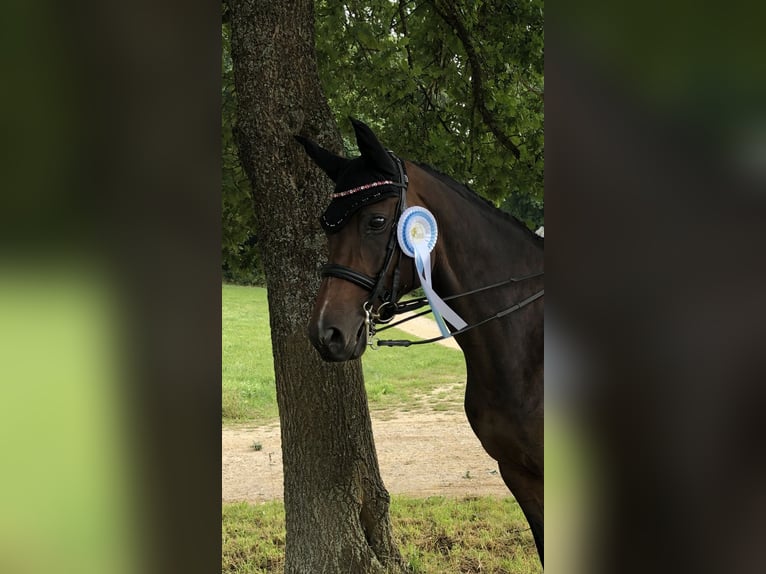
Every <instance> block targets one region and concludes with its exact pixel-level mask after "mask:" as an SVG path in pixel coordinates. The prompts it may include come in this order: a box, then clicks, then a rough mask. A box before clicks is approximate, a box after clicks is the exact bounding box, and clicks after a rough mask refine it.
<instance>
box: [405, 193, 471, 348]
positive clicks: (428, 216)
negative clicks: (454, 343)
mask: <svg viewBox="0 0 766 574" xmlns="http://www.w3.org/2000/svg"><path fill="white" fill-rule="evenodd" d="M396 235H397V238H398V239H399V247H401V249H402V252H403V253H404V254H405V255H407V256H408V257H412V258H413V259H414V260H415V269H417V272H418V277H419V278H420V285H421V287H423V291H424V292H425V294H426V298H427V299H428V303H429V304H430V305H431V310H432V311H433V314H434V319H436V324H437V325H438V326H439V330H440V331H441V333H442V335H443V336H445V337H449V336H450V332H449V330H448V329H447V325H445V324H444V321H445V320H446V321H447V322H449V324H450V325H452V326H453V327H454V328H455V329H457V330H460V329H464V328H465V327H466V326H467V325H468V324H467V323H466V322H465V321H463V319H461V318H460V316H459V315H458V314H457V313H455V312H454V311H453V310H452V309H450V308H449V306H448V305H447V304H446V303H445V302H444V300H443V299H442V298H441V297H439V296H438V295H437V294H436V292H435V291H434V289H433V287H432V285H431V255H430V253H431V251H433V248H434V246H435V245H436V240H437V238H438V237H439V230H438V228H437V226H436V218H435V217H434V216H433V214H432V213H431V212H430V211H428V210H427V209H426V208H425V207H420V206H413V207H410V208H408V209H406V210H405V211H404V213H402V216H401V218H400V219H399V225H398V226H397V229H396Z"/></svg>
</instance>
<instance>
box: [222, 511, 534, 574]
mask: <svg viewBox="0 0 766 574" xmlns="http://www.w3.org/2000/svg"><path fill="white" fill-rule="evenodd" d="M284 520H285V517H284V506H283V504H282V503H281V502H269V503H265V504H247V503H236V504H226V505H224V506H223V557H222V571H223V572H232V573H237V574H260V573H266V572H281V571H282V569H283V567H284V546H285V528H284ZM391 522H392V526H393V529H394V533H395V536H396V538H397V542H398V545H399V550H400V551H401V553H402V555H403V557H404V559H405V561H406V562H407V564H408V565H409V567H410V571H411V572H412V573H413V574H420V573H423V574H445V573H447V572H450V573H451V572H463V573H478V572H481V573H488V574H501V573H502V574H508V573H511V572H513V573H514V574H516V573H519V574H521V573H530V574H531V573H540V572H542V569H541V567H540V565H539V562H538V560H537V552H536V550H535V545H534V541H533V540H532V534H531V532H530V531H529V527H528V526H527V523H526V521H525V520H524V516H523V515H522V513H521V510H520V508H519V506H518V504H517V503H516V502H515V501H514V500H513V499H511V498H492V497H482V498H465V499H462V500H461V499H451V498H444V497H441V496H433V497H429V498H425V499H417V498H410V497H406V496H394V497H392V501H391Z"/></svg>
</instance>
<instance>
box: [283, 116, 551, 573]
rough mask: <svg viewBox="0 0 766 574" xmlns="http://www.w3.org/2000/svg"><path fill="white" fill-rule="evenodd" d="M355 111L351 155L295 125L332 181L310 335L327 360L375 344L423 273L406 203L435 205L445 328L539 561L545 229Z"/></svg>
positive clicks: (435, 260) (482, 436) (468, 405)
mask: <svg viewBox="0 0 766 574" xmlns="http://www.w3.org/2000/svg"><path fill="white" fill-rule="evenodd" d="M351 121H352V124H353V127H354V131H355V135H356V140H357V144H358V147H359V151H360V153H361V155H360V156H359V157H356V158H354V159H347V158H344V157H341V156H338V155H336V154H334V153H332V152H330V151H328V150H326V149H324V148H322V147H320V146H319V145H317V144H316V143H314V142H313V141H311V140H309V139H307V138H305V137H302V136H299V135H298V136H295V138H296V139H297V140H298V142H300V143H301V144H302V145H303V146H304V148H305V150H306V152H307V154H308V155H309V157H310V158H311V159H312V160H313V161H314V162H315V163H316V164H317V165H318V166H319V168H321V169H322V170H323V171H324V172H325V173H326V174H327V176H328V177H329V178H330V179H331V180H332V181H333V182H334V183H335V192H334V193H333V196H332V200H331V202H330V204H329V206H328V207H327V209H326V211H325V212H324V213H323V214H322V216H321V218H320V222H321V224H322V227H323V228H324V230H325V232H326V234H327V239H328V256H329V263H328V264H327V265H325V266H324V267H323V269H322V273H321V274H322V282H321V284H320V287H319V292H318V294H317V298H316V302H315V305H314V309H313V312H312V316H311V319H310V323H309V326H308V335H309V338H310V340H311V342H312V344H313V346H314V347H315V348H316V349H317V351H318V352H319V354H320V355H321V356H322V358H323V359H324V360H326V361H348V360H352V359H356V358H359V357H360V356H361V355H362V353H363V352H364V351H365V349H366V348H367V346H375V345H376V344H378V343H376V342H375V340H374V335H375V328H374V325H375V324H376V323H383V322H386V321H389V320H390V319H391V318H392V316H393V315H394V314H396V313H397V312H400V311H401V310H402V309H403V308H404V307H406V302H401V298H402V296H403V295H405V294H407V293H409V292H411V291H413V290H414V289H416V288H417V287H418V286H420V285H421V283H422V279H421V277H423V275H422V273H420V274H419V272H418V270H417V269H416V265H415V263H414V260H413V258H412V257H408V256H407V255H406V254H404V253H403V252H402V247H401V245H400V244H398V243H397V240H396V236H397V225H398V223H399V221H400V219H401V215H402V213H403V212H404V208H405V207H409V206H420V207H424V208H425V209H427V210H428V211H429V212H431V213H432V214H433V217H434V218H435V220H436V221H437V222H438V239H437V241H436V244H435V246H434V247H433V250H432V252H431V253H430V260H429V266H430V271H431V281H432V285H431V287H432V289H433V291H434V292H435V293H437V294H438V295H439V297H442V298H443V300H444V301H447V300H449V307H450V308H451V309H453V310H454V311H455V312H456V313H457V314H458V315H459V317H460V318H461V319H463V320H464V322H465V323H466V324H467V327H464V328H460V329H458V328H456V327H455V325H452V326H451V328H450V332H449V333H448V334H447V336H454V337H455V339H456V341H457V343H458V345H459V346H460V348H461V349H462V351H463V355H464V358H465V364H466V373H467V380H466V387H465V402H464V407H465V413H466V416H467V418H468V421H469V423H470V425H471V427H472V429H473V431H474V433H475V434H476V436H477V437H478V439H479V441H480V442H481V444H482V446H483V448H484V450H486V452H487V453H488V454H489V455H490V456H491V457H492V458H494V459H495V460H496V461H497V463H498V467H499V470H500V473H501V476H502V478H503V481H504V482H505V484H506V486H507V487H508V489H509V490H510V492H511V493H512V494H513V496H514V497H515V498H516V500H517V502H518V503H519V506H520V507H521V509H522V511H523V513H524V516H525V518H526V519H527V522H528V523H529V526H530V529H531V531H532V535H533V538H534V541H535V545H536V547H537V552H538V555H539V557H540V562H541V563H542V562H543V300H542V294H543V293H544V291H543V289H542V287H543V272H542V270H543V256H544V253H543V249H544V240H543V239H542V238H540V237H538V236H537V235H535V234H534V233H533V232H532V231H530V230H529V229H528V228H527V227H526V226H525V225H524V224H523V223H521V222H520V221H518V220H517V219H515V218H514V217H512V216H511V215H509V214H506V213H505V212H503V211H501V210H499V209H497V208H496V207H495V206H494V205H492V204H491V203H490V202H488V201H487V200H484V199H483V198H481V197H480V196H479V195H477V194H476V193H475V192H474V191H473V190H471V189H469V188H468V187H466V186H465V185H462V184H460V183H458V182H456V181H455V180H453V179H451V178H450V177H448V176H446V175H444V174H442V173H439V172H438V171H436V170H435V169H433V168H432V167H430V166H428V165H426V164H422V163H417V162H412V161H408V160H403V159H401V158H399V157H398V156H396V155H395V154H394V153H393V152H391V151H388V150H386V148H384V147H383V145H382V144H381V143H380V142H379V141H378V138H377V137H376V136H375V134H374V133H373V131H372V130H371V129H370V128H369V127H368V126H367V125H365V124H364V123H362V122H360V121H357V120H354V119H353V118H351ZM421 271H422V270H421ZM388 343H390V344H397V343H398V344H402V345H408V344H410V342H397V341H390V342H388Z"/></svg>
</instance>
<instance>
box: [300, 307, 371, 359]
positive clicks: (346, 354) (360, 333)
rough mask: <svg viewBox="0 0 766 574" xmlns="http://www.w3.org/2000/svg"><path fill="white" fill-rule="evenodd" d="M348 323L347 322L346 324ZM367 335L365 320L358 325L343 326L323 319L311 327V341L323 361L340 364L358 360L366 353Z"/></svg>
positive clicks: (320, 318) (313, 323)
mask: <svg viewBox="0 0 766 574" xmlns="http://www.w3.org/2000/svg"><path fill="white" fill-rule="evenodd" d="M344 323H347V322H344ZM366 338H367V334H366V332H365V324H364V320H363V319H359V321H358V324H357V325H356V326H354V325H348V324H346V325H343V324H341V323H340V322H337V323H335V322H330V321H324V320H323V318H322V317H319V319H317V320H312V321H311V324H310V325H309V340H311V344H312V345H314V348H315V349H316V350H317V351H318V352H319V355H320V356H321V357H322V359H323V360H325V361H328V362H332V363H340V362H343V361H351V360H353V359H358V358H359V357H361V356H362V353H364V348H365V346H366V342H367V341H366Z"/></svg>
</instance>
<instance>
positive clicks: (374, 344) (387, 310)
mask: <svg viewBox="0 0 766 574" xmlns="http://www.w3.org/2000/svg"><path fill="white" fill-rule="evenodd" d="M388 153H389V155H390V156H391V158H392V159H393V161H394V164H395V165H396V167H397V171H398V181H395V182H394V181H385V182H376V183H373V184H368V185H378V184H383V183H385V184H387V185H392V186H395V187H398V188H399V193H398V196H397V202H396V209H395V212H394V213H395V215H394V220H393V221H392V223H391V233H390V235H389V237H388V243H387V244H386V256H385V258H384V260H383V265H382V266H381V268H380V271H379V272H378V273H377V275H376V276H375V277H371V276H369V275H367V274H366V273H361V272H359V271H356V270H354V269H351V268H350V267H346V266H345V265H340V264H338V263H327V264H325V265H324V266H323V267H322V271H321V275H322V277H337V278H338V279H344V280H346V281H349V282H351V283H353V284H354V285H357V286H359V287H361V288H362V289H364V290H366V291H369V292H370V295H369V297H368V298H367V300H366V301H365V302H364V303H363V304H362V308H363V310H364V313H365V331H366V337H367V344H368V345H369V346H370V347H371V348H372V349H377V348H378V347H380V346H386V347H409V346H411V345H424V344H427V343H435V342H436V341H441V340H443V339H447V338H449V337H454V336H455V335H460V334H462V333H465V332H466V331H470V330H471V329H475V328H476V327H480V326H481V325H484V324H486V323H488V322H490V321H493V320H495V319H500V318H502V317H505V316H506V315H510V314H511V313H513V312H515V311H518V310H519V309H521V308H523V307H525V306H527V305H529V304H530V303H532V302H534V301H536V300H537V299H540V298H541V297H543V296H544V294H545V290H544V289H540V290H539V291H537V292H536V293H534V294H532V295H530V296H529V297H526V298H525V299H522V300H521V301H519V302H518V303H515V304H513V305H511V306H510V307H508V308H506V309H503V310H501V311H498V312H497V313H495V314H494V315H492V316H490V317H487V318H485V319H482V320H481V321H479V322H477V323H473V324H471V325H468V326H467V327H465V328H463V329H460V330H457V331H453V332H451V333H450V334H449V335H446V336H445V335H442V336H439V337H433V338H431V339H424V340H420V341H410V340H378V339H375V335H376V334H377V332H379V331H385V330H386V329H389V328H391V327H395V326H397V325H400V324H402V323H405V322H407V321H410V320H412V319H415V318H416V317H419V316H421V315H425V314H427V313H430V312H431V310H430V309H427V310H425V311H422V312H420V313H417V314H415V315H412V316H410V317H407V318H405V319H401V320H399V321H397V322H395V323H391V324H388V325H386V326H384V327H381V328H379V329H378V328H377V326H378V325H381V324H387V323H390V322H391V320H392V319H393V318H394V317H395V316H396V315H398V314H401V313H406V312H409V311H414V310H416V309H420V308H421V307H424V306H425V305H427V304H428V300H427V299H426V298H425V297H418V298H415V299H411V300H409V301H403V302H401V303H399V302H397V292H398V289H399V275H400V272H399V267H400V265H401V261H402V250H401V248H399V244H398V241H397V234H396V227H397V225H398V223H399V219H400V218H401V215H402V213H404V210H405V209H406V208H407V205H406V195H407V184H408V183H409V180H408V178H407V172H406V171H405V168H404V162H403V161H402V160H401V159H400V158H399V157H398V156H396V154H394V153H393V152H392V151H390V150H389V151H388ZM362 187H365V186H362ZM360 189H361V188H360ZM352 192H353V190H352ZM347 193H349V192H348V191H345V192H341V193H340V194H336V195H338V196H340V195H341V194H347ZM395 254H396V256H397V262H396V265H395V267H394V275H393V280H392V282H391V289H385V282H386V276H387V275H388V270H389V268H390V267H391V263H392V262H393V259H394V255H395ZM543 275H544V272H542V271H540V272H538V273H532V274H530V275H525V276H523V277H511V278H509V279H506V280H504V281H500V282H498V283H493V284H492V285H486V286H484V287H479V288H478V289H473V290H472V291H467V292H465V293H459V294H457V295H451V296H448V297H444V301H449V300H452V299H457V298H460V297H467V296H469V295H474V294H476V293H481V292H483V291H487V290H489V289H496V288H498V287H502V286H505V285H510V284H513V283H519V282H523V281H527V280H529V279H534V278H536V277H542V276H543ZM378 299H380V300H381V303H380V305H379V306H378V308H377V310H376V309H375V308H374V305H375V301H376V300H378Z"/></svg>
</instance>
